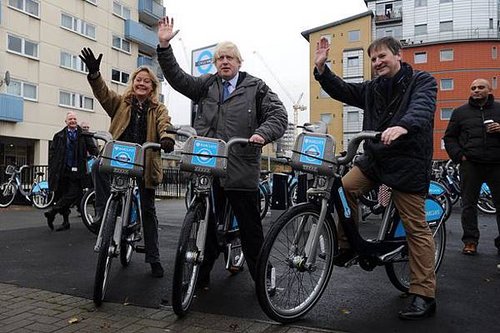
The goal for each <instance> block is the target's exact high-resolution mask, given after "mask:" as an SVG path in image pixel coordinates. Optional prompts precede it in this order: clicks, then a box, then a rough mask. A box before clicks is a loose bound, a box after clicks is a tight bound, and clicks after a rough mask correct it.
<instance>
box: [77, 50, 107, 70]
mask: <svg viewBox="0 0 500 333" xmlns="http://www.w3.org/2000/svg"><path fill="white" fill-rule="evenodd" d="M78 56H79V57H80V59H82V61H83V62H84V63H85V65H87V68H88V69H89V74H95V73H97V72H99V67H100V66H101V59H102V53H101V54H99V57H98V58H97V59H96V58H95V56H94V52H92V50H91V49H90V48H89V47H84V48H83V49H82V54H80V55H78Z"/></svg>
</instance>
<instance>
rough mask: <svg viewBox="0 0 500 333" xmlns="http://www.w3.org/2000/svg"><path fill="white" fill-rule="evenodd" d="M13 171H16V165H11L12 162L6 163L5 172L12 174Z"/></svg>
mask: <svg viewBox="0 0 500 333" xmlns="http://www.w3.org/2000/svg"><path fill="white" fill-rule="evenodd" d="M14 172H16V167H15V166H13V165H12V164H9V165H7V167H6V168H5V174H7V175H13V174H14Z"/></svg>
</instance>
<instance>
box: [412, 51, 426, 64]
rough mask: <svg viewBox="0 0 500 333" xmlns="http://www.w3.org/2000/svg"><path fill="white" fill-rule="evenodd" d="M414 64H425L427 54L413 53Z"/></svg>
mask: <svg viewBox="0 0 500 333" xmlns="http://www.w3.org/2000/svg"><path fill="white" fill-rule="evenodd" d="M414 62H415V63H416V64H425V63H427V52H415V57H414Z"/></svg>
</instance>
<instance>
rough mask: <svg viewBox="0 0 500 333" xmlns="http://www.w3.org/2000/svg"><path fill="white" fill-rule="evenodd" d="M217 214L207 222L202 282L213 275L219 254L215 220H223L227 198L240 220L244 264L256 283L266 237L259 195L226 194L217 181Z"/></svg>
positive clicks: (215, 188) (215, 193)
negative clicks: (260, 253)
mask: <svg viewBox="0 0 500 333" xmlns="http://www.w3.org/2000/svg"><path fill="white" fill-rule="evenodd" d="M213 193H214V201H215V212H212V214H210V218H209V220H208V231H207V239H206V245H205V258H204V260H203V264H202V266H201V270H200V280H201V281H208V279H209V276H210V271H211V270H212V267H213V265H214V262H215V260H216V259H217V258H218V256H219V254H220V250H221V249H219V247H218V241H217V224H216V219H218V218H222V217H223V213H222V212H223V211H224V205H225V200H226V198H227V199H228V200H229V203H230V204H231V207H232V208H233V211H234V215H235V216H236V219H237V220H238V225H239V229H240V238H241V245H242V249H243V253H244V254H245V260H246V263H247V266H248V270H249V271H250V275H251V276H252V279H254V280H255V269H256V264H257V257H258V256H259V252H260V249H261V247H262V243H263V242H264V234H263V231H262V221H261V219H260V213H259V205H260V199H259V191H258V190H255V191H240V190H225V189H224V188H222V187H221V186H220V185H219V183H218V181H217V180H214V186H213Z"/></svg>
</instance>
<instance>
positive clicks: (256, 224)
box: [157, 17, 288, 288]
mask: <svg viewBox="0 0 500 333" xmlns="http://www.w3.org/2000/svg"><path fill="white" fill-rule="evenodd" d="M173 28H174V20H173V18H172V19H169V18H168V17H165V18H162V19H161V20H160V21H159V26H158V38H159V47H158V49H157V54H158V62H159V64H160V66H161V69H162V71H163V75H164V76H165V78H166V79H167V81H168V83H169V84H170V85H171V86H172V87H173V88H174V89H175V90H177V91H179V92H180V93H181V94H183V95H185V96H187V97H188V98H190V99H191V100H193V101H194V102H196V103H197V104H198V110H197V113H196V117H195V119H194V128H195V129H196V131H197V133H198V135H200V136H206V137H211V138H218V139H222V140H224V141H228V140H229V139H231V138H232V137H246V138H249V141H250V142H255V143H258V144H265V143H268V142H271V141H274V140H277V139H278V138H280V137H281V136H282V135H283V134H284V132H285V129H286V127H287V123H288V118H287V113H286V110H285V108H284V106H283V104H282V103H281V101H280V100H279V98H278V96H277V95H276V94H275V93H273V92H272V91H271V90H270V89H269V88H268V87H267V85H266V84H265V83H264V82H263V81H262V80H260V79H258V78H256V77H253V76H251V75H250V74H248V73H245V72H240V71H239V70H240V67H241V62H242V58H241V55H240V52H239V50H238V48H237V47H236V45H234V44H233V43H230V42H223V43H220V44H219V45H218V46H217V48H216V50H215V53H214V59H213V62H214V64H215V66H216V68H217V74H213V75H203V76H201V77H195V76H192V75H189V74H187V73H186V72H184V71H183V70H182V69H181V68H180V66H179V64H178V63H177V61H176V59H175V57H174V53H173V50H172V47H171V46H170V41H171V40H172V38H174V37H175V35H176V34H177V32H178V31H174V30H173ZM260 155H261V153H260V148H258V147H254V146H246V147H241V146H238V147H236V146H235V147H234V149H232V151H231V152H230V154H229V159H228V165H227V177H226V178H225V179H219V180H216V181H214V192H219V193H222V195H224V196H226V197H227V198H228V199H229V202H230V204H231V206H232V208H233V210H234V213H235V215H236V218H237V220H238V224H239V228H240V235H241V241H242V247H243V252H244V254H245V259H246V261H247V265H248V268H249V271H250V274H251V275H252V278H253V277H254V275H255V264H256V261H257V256H258V254H259V251H260V248H261V246H262V242H263V240H264V236H263V232H262V224H261V220H260V214H259V206H260V202H259V192H258V184H259V175H260ZM205 250H206V253H205V259H204V261H203V265H202V268H201V271H200V276H199V279H198V288H200V287H207V286H208V283H209V273H210V270H211V268H212V266H213V263H214V261H215V259H216V258H217V256H218V250H217V239H216V229H215V221H214V219H213V217H212V218H211V219H210V221H209V230H208V235H207V244H206V249H205Z"/></svg>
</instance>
